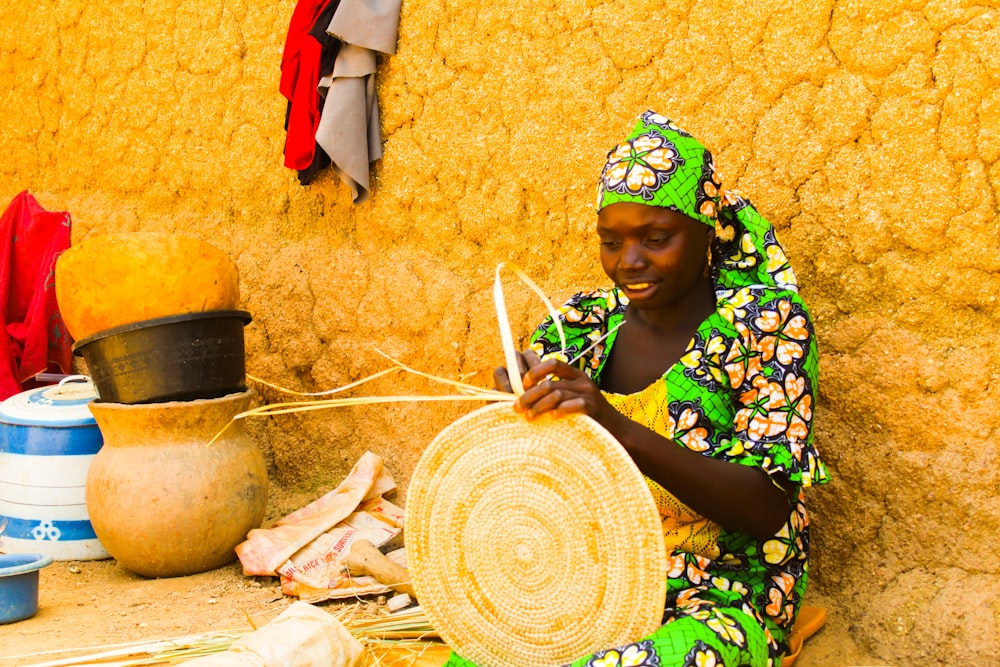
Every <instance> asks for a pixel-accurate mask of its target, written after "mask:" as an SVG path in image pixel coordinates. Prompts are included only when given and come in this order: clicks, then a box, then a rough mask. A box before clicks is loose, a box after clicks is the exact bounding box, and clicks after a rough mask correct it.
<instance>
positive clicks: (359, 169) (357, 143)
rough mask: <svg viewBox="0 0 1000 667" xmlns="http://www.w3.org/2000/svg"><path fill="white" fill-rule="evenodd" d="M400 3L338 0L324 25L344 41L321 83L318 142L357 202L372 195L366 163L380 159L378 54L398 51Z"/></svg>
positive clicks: (330, 32)
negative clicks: (330, 16)
mask: <svg viewBox="0 0 1000 667" xmlns="http://www.w3.org/2000/svg"><path fill="white" fill-rule="evenodd" d="M401 1H402V0H341V2H340V6H339V7H337V11H336V12H335V13H334V15H333V19H332V20H331V21H330V26H329V27H328V28H327V32H328V33H329V34H331V35H333V36H334V37H336V38H337V39H339V40H340V41H341V42H343V45H342V46H341V47H340V50H339V52H338V53H337V59H336V62H335V63H334V66H333V72H331V73H330V75H329V76H325V77H323V78H322V79H320V81H319V93H320V95H322V96H323V97H324V98H325V101H324V102H323V111H322V115H321V117H320V121H319V126H318V127H317V129H316V143H318V144H319V145H320V146H321V147H322V148H323V150H324V151H326V153H327V155H329V156H330V161H331V163H332V164H331V166H332V168H333V170H334V171H335V172H336V174H337V175H338V176H339V177H340V178H341V179H342V180H343V181H344V182H345V183H347V184H348V185H349V186H350V188H351V193H352V195H353V201H354V203H356V204H357V203H361V202H363V201H365V200H366V199H368V197H369V195H370V194H371V185H370V180H369V164H370V163H371V162H374V161H375V160H378V159H379V158H381V157H382V132H381V129H380V128H379V113H378V98H377V96H376V95H375V70H376V69H377V65H378V63H377V58H376V55H377V53H385V54H387V55H391V54H393V53H395V52H396V37H397V33H398V30H399V10H400V4H401Z"/></svg>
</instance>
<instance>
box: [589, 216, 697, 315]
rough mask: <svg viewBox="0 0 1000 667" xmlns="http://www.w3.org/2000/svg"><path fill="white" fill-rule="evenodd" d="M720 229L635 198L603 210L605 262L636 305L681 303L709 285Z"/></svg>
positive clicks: (645, 307)
mask: <svg viewBox="0 0 1000 667" xmlns="http://www.w3.org/2000/svg"><path fill="white" fill-rule="evenodd" d="M714 233H715V231H714V230H713V229H712V228H711V227H709V226H708V225H705V224H703V223H701V222H698V221H697V220H694V219H692V218H689V217H688V216H686V215H684V214H683V213H681V212H679V211H675V210H673V209H668V208H661V207H659V206H647V205H645V204H635V203H631V202H619V203H616V204H609V205H608V206H605V207H604V208H603V209H601V212H600V213H598V214H597V235H598V237H599V238H600V241H601V266H603V267H604V272H605V273H606V274H608V277H609V278H611V280H613V281H614V283H615V285H617V286H618V287H619V289H621V290H622V291H623V292H624V293H625V294H626V295H627V296H628V298H629V302H630V303H631V305H632V306H634V307H636V308H640V309H643V310H654V309H658V308H666V307H670V306H677V305H680V304H681V303H682V302H683V301H684V298H685V297H687V296H691V295H690V294H689V293H690V292H691V291H692V288H694V287H695V286H696V285H704V284H706V283H707V281H708V279H707V278H706V276H705V263H706V258H705V255H706V251H707V249H708V244H709V242H710V240H711V238H712V236H713V235H714Z"/></svg>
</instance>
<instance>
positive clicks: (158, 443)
mask: <svg viewBox="0 0 1000 667" xmlns="http://www.w3.org/2000/svg"><path fill="white" fill-rule="evenodd" d="M249 404H250V393H249V392H242V393H237V394H229V395H227V396H223V397H221V398H208V399H199V400H194V401H173V402H167V403H151V404H146V405H126V404H123V403H103V402H101V401H94V402H93V403H91V404H90V410H91V412H92V413H93V414H94V418H95V419H96V420H97V425H98V427H99V428H100V430H101V434H102V435H103V437H104V447H103V448H102V449H101V451H100V452H99V453H98V454H97V456H95V457H94V460H93V462H92V463H91V465H90V470H89V471H88V474H87V508H88V511H89V513H90V521H91V523H92V524H93V527H94V532H95V533H96V534H97V536H98V538H99V539H100V540H101V544H103V545H104V547H105V548H106V549H107V550H108V553H110V554H111V555H112V556H113V557H114V558H115V559H116V560H118V562H119V563H121V565H123V566H124V567H126V568H128V569H129V570H131V571H133V572H135V573H137V574H141V575H143V576H147V577H175V576H182V575H188V574H195V573H197V572H205V571H207V570H211V569H214V568H217V567H221V566H222V565H225V564H226V563H229V562H232V561H233V560H234V559H235V558H236V552H235V551H234V548H235V547H236V545H237V544H239V543H240V542H242V541H243V540H245V539H246V536H247V533H248V532H250V530H251V529H253V528H258V527H259V526H260V524H261V521H263V519H264V511H265V509H266V505H267V468H266V466H265V463H264V457H263V455H262V454H261V452H260V450H259V449H258V448H257V446H256V445H255V444H254V443H253V442H252V441H251V440H250V439H249V438H248V437H247V435H246V434H245V433H244V431H243V428H242V426H241V424H242V422H240V421H236V422H233V423H232V424H230V425H229V427H228V428H227V429H226V430H225V431H224V432H223V433H222V435H221V436H220V437H219V439H218V440H216V441H215V442H214V443H212V444H211V445H208V444H207V443H208V442H209V441H210V440H211V439H212V438H213V437H214V436H215V435H216V434H217V433H218V432H219V431H220V430H221V429H222V428H223V427H224V426H226V424H227V423H229V421H230V420H231V418H232V417H233V416H234V415H235V414H237V413H239V412H242V411H243V410H246V409H247V407H249Z"/></svg>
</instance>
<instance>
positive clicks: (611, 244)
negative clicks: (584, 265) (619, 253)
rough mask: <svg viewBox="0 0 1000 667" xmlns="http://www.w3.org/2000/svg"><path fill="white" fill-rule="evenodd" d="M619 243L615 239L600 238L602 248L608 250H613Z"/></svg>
mask: <svg viewBox="0 0 1000 667" xmlns="http://www.w3.org/2000/svg"><path fill="white" fill-rule="evenodd" d="M620 245H621V241H616V240H614V239H602V240H601V247H602V248H607V249H608V250H614V249H615V248H617V247H618V246H620Z"/></svg>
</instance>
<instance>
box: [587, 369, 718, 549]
mask: <svg viewBox="0 0 1000 667" xmlns="http://www.w3.org/2000/svg"><path fill="white" fill-rule="evenodd" d="M602 393H603V394H604V397H605V398H606V399H607V401H608V402H609V403H610V404H611V406H612V407H614V409H615V410H617V411H618V412H620V413H622V414H623V415H625V416H626V417H628V418H629V419H631V420H632V421H634V422H638V423H639V424H642V425H643V426H645V427H646V428H648V429H650V430H651V431H654V432H656V433H658V434H660V435H662V436H663V437H665V438H668V439H669V438H673V435H674V426H673V422H672V421H671V419H670V416H669V415H668V414H667V413H666V407H667V396H668V389H667V383H666V382H664V380H663V379H662V378H660V379H659V380H657V381H656V382H654V383H653V384H651V385H649V386H648V387H646V388H645V389H643V390H642V391H639V392H636V393H634V394H613V393H610V392H602ZM645 479H646V484H647V485H648V486H649V490H650V491H651V492H652V494H653V500H655V501H656V507H657V509H658V510H659V511H660V519H661V520H662V522H663V541H664V543H665V544H666V547H667V553H668V554H670V553H672V552H674V551H685V552H688V553H694V554H698V555H702V556H707V557H715V556H717V555H718V552H719V549H718V540H719V533H720V531H721V528H720V526H719V524H717V523H715V522H714V521H711V520H710V519H706V518H705V517H703V516H701V515H700V514H698V513H697V512H695V511H694V510H693V509H691V508H690V507H688V506H687V505H685V504H684V503H682V502H681V501H680V500H678V499H677V498H676V497H675V496H674V495H673V494H672V493H670V492H669V491H667V490H666V489H665V488H663V487H662V486H660V485H659V484H658V483H657V482H655V481H653V480H652V479H650V478H649V477H646V478H645Z"/></svg>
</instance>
